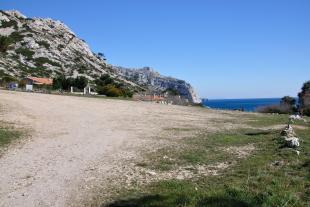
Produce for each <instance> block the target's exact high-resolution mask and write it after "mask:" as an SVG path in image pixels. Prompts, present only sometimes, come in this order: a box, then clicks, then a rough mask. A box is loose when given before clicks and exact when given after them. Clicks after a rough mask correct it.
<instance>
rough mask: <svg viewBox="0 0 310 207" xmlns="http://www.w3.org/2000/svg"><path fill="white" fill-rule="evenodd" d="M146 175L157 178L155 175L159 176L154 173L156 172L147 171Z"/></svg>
mask: <svg viewBox="0 0 310 207" xmlns="http://www.w3.org/2000/svg"><path fill="white" fill-rule="evenodd" d="M146 173H147V174H149V175H152V176H155V175H156V174H157V173H156V172H154V171H147V172H146Z"/></svg>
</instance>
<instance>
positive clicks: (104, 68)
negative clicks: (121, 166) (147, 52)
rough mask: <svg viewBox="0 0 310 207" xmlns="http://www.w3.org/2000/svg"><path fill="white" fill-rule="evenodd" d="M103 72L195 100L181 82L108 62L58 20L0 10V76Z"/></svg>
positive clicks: (93, 75)
mask: <svg viewBox="0 0 310 207" xmlns="http://www.w3.org/2000/svg"><path fill="white" fill-rule="evenodd" d="M106 73H108V74H109V75H111V76H112V77H113V78H114V79H115V80H117V81H119V82H122V83H124V84H126V85H128V87H131V88H133V89H134V90H135V91H139V90H144V91H145V90H150V92H163V91H165V90H167V89H175V90H177V91H178V92H179V94H180V95H181V96H182V97H184V98H187V99H188V100H190V101H191V102H195V103H196V102H198V101H199V99H198V97H197V95H196V93H195V92H194V90H193V88H192V87H191V86H190V84H188V83H186V82H185V81H182V80H178V79H174V78H170V77H164V76H161V75H160V74H158V73H157V72H155V71H153V70H151V69H149V68H143V69H138V70H134V69H125V68H121V67H113V66H111V65H109V64H108V63H107V62H106V60H105V58H104V57H103V56H100V55H98V54H95V53H93V52H92V51H91V49H90V48H89V46H88V45H87V43H86V42H85V41H84V40H82V39H80V38H78V37H77V36H76V35H75V34H74V33H73V32H72V31H71V30H70V29H69V28H68V27H67V26H66V25H65V24H63V23H62V22H60V21H55V20H52V19H49V18H44V19H43V18H27V17H26V16H24V15H23V14H21V13H20V12H18V11H0V76H3V75H11V76H15V77H20V78H21V77H25V76H29V75H31V76H38V77H55V76H57V75H65V76H71V77H76V76H80V75H82V76H85V77H87V78H88V79H90V80H93V79H96V78H98V77H100V76H101V75H102V74H106Z"/></svg>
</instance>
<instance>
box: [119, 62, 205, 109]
mask: <svg viewBox="0 0 310 207" xmlns="http://www.w3.org/2000/svg"><path fill="white" fill-rule="evenodd" d="M113 69H114V70H116V71H117V73H119V74H120V75H121V76H123V77H124V78H126V79H128V80H130V81H132V82H135V83H137V84H139V85H141V86H144V87H146V88H148V90H150V91H155V92H156V91H157V92H158V91H160V92H163V91H165V90H167V89H174V90H176V91H178V93H179V94H180V96H181V97H183V98H186V99H188V100H189V101H190V102H192V103H200V102H201V100H200V98H199V97H198V95H197V93H196V92H195V90H194V88H193V87H192V86H191V85H190V84H189V83H187V82H185V81H184V80H179V79H176V78H172V77H166V76H163V75H160V74H159V73H158V72H156V71H154V70H153V69H152V68H149V67H144V68H141V69H133V68H124V67H116V66H114V67H113Z"/></svg>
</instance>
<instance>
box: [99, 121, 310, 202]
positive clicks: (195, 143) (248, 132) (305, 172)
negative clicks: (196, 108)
mask: <svg viewBox="0 0 310 207" xmlns="http://www.w3.org/2000/svg"><path fill="white" fill-rule="evenodd" d="M256 118H257V119H256ZM256 118H255V117H251V120H250V124H251V126H256V127H258V128H257V129H238V130H235V131H233V132H223V133H218V134H213V135H206V134H203V133H202V134H201V135H199V136H197V137H193V138H191V139H184V140H183V141H182V144H180V147H178V148H176V147H171V148H166V149H161V150H159V151H158V152H157V153H155V154H153V155H148V156H147V159H148V161H146V162H145V163H144V164H143V165H141V166H144V167H146V168H152V169H154V170H170V169H173V168H174V167H176V166H182V165H186V164H193V165H195V164H210V163H213V162H219V161H234V162H235V164H234V165H232V166H231V167H229V168H228V169H224V170H222V171H221V172H220V174H219V175H217V176H202V177H199V178H198V179H188V180H177V179H173V178H172V179H170V180H164V181H159V182H155V183H151V184H149V185H147V186H142V187H141V188H140V189H134V190H131V191H124V192H123V193H121V194H120V195H118V196H117V197H116V198H115V201H114V202H112V203H110V204H105V205H103V206H105V207H129V206H133V207H142V206H143V207H151V206H152V207H155V206H158V207H159V206H161V207H165V206H167V207H168V206H188V207H191V206H211V207H224V206H225V207H226V206H228V207H230V206H231V207H237V206H238V207H243V206H247V207H252V206H253V207H256V206H266V207H267V206H283V207H284V206H286V207H288V206H308V204H309V202H310V200H309V198H310V190H309V189H310V173H309V172H310V157H309V155H310V153H309V152H310V137H309V135H310V127H308V125H307V124H304V123H295V125H299V126H306V127H302V128H298V129H296V130H295V131H296V133H297V135H298V136H299V137H300V138H301V147H300V148H299V149H298V150H299V151H300V155H299V156H298V155H297V153H296V152H295V151H294V150H292V149H289V148H283V147H282V144H281V141H280V140H279V131H278V130H272V131H265V130H261V129H259V127H265V126H270V125H279V124H285V123H287V117H284V116H266V115H264V116H259V117H256ZM248 144H253V145H254V146H255V151H254V152H252V154H251V155H250V156H248V157H247V158H245V159H237V158H236V157H235V156H233V155H231V154H229V153H227V152H225V151H223V150H221V149H223V147H224V148H225V147H236V146H244V145H248ZM163 155H169V157H171V158H172V159H171V160H168V161H167V159H163V157H164V156H163Z"/></svg>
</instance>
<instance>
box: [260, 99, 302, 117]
mask: <svg viewBox="0 0 310 207" xmlns="http://www.w3.org/2000/svg"><path fill="white" fill-rule="evenodd" d="M257 111H258V112H260V113H278V114H292V113H294V112H297V107H296V99H295V98H293V97H290V96H284V97H283V98H282V99H281V102H280V104H278V105H277V104H276V105H270V106H263V107H259V108H258V109H257Z"/></svg>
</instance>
